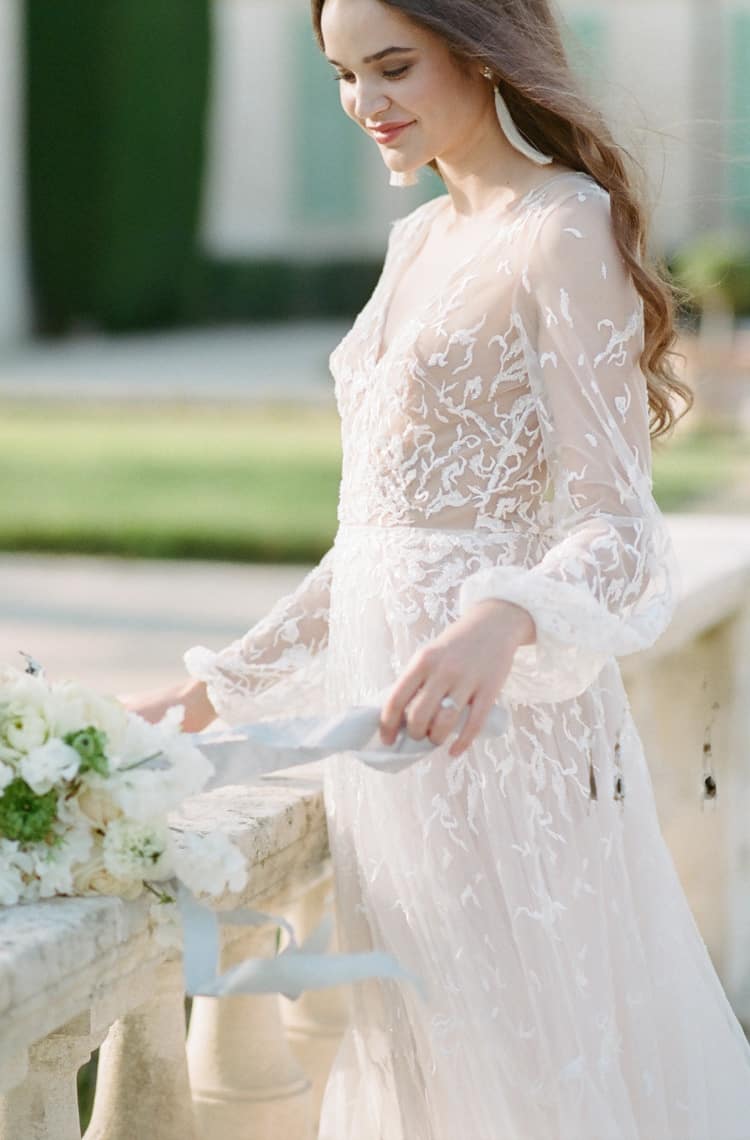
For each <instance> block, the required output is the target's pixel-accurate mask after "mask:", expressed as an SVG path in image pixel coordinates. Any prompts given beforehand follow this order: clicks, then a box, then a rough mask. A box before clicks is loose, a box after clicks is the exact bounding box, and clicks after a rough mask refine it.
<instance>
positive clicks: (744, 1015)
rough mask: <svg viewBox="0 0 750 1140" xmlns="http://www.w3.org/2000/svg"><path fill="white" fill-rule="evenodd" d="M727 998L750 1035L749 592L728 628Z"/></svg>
mask: <svg viewBox="0 0 750 1140" xmlns="http://www.w3.org/2000/svg"><path fill="white" fill-rule="evenodd" d="M733 634H734V637H733V646H732V649H733V653H732V657H733V665H734V686H733V689H734V691H733V701H732V722H731V734H732V735H731V756H732V769H731V775H730V780H729V783H728V787H727V789H726V794H727V801H728V803H729V826H728V829H727V830H728V839H727V842H728V844H729V883H728V896H729V898H728V910H729V932H728V947H727V995H728V997H729V1000H730V1001H731V1003H732V1005H733V1007H734V1011H735V1013H736V1014H737V1016H738V1017H739V1019H740V1021H741V1022H742V1023H743V1025H744V1027H745V1031H746V1032H748V1031H750V833H749V832H748V819H749V818H750V591H749V592H748V597H747V600H746V602H745V605H744V606H743V608H742V609H741V610H740V612H739V614H738V615H737V620H736V621H735V623H734V627H733Z"/></svg>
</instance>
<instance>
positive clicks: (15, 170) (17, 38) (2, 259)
mask: <svg viewBox="0 0 750 1140" xmlns="http://www.w3.org/2000/svg"><path fill="white" fill-rule="evenodd" d="M21 88H22V75H21V0H0V155H2V163H1V164H0V345H3V344H4V343H7V342H9V341H13V340H15V339H17V338H18V337H19V336H22V335H23V334H24V333H25V331H26V328H27V314H28V296H27V285H26V275H25V272H24V260H25V259H24V244H25V243H24V221H23V169H22V167H23V160H22V155H23V145H22V130H21V126H22V107H21V102H22V98H21Z"/></svg>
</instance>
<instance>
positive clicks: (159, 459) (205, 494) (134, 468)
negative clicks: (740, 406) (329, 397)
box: [0, 405, 746, 562]
mask: <svg viewBox="0 0 750 1140" xmlns="http://www.w3.org/2000/svg"><path fill="white" fill-rule="evenodd" d="M745 448H746V445H745ZM745 448H743V445H742V444H741V442H739V441H737V440H733V439H732V438H730V437H719V436H716V435H715V434H705V433H704V434H700V435H693V436H686V437H683V438H681V439H679V440H677V441H675V442H673V443H670V444H668V445H666V446H660V447H658V448H657V449H656V453H655V472H656V479H655V486H656V495H657V498H658V500H659V502H660V504H661V505H662V506H663V507H664V508H665V509H666V510H679V509H683V508H686V507H687V508H690V507H691V506H693V505H694V504H695V502H696V501H697V499H698V498H699V497H701V496H705V495H708V494H711V493H715V492H716V491H717V490H719V489H721V487H722V486H723V485H725V484H728V483H729V482H731V480H732V479H733V478H734V473H735V472H736V471H737V470H738V469H739V463H740V461H741V458H742V454H743V450H744V449H745ZM0 454H1V455H2V460H1V461H0V549H3V550H26V551H31V550H36V551H65V552H85V553H113V554H122V555H134V556H135V555H137V556H142V557H143V556H145V557H149V556H152V557H166V558H170V557H175V558H176V557H193V558H222V559H234V560H245V559H246V560H259V561H262V560H267V561H277V560H278V561H303V562H305V561H315V560H317V559H318V558H319V557H320V556H321V554H323V553H324V551H325V550H326V549H327V548H328V546H329V545H330V541H331V538H332V536H333V534H334V532H335V529H336V501H337V492H338V479H339V470H340V447H339V427H338V419H337V417H336V415H335V413H333V412H332V411H326V410H320V409H307V408H294V409H290V408H286V407H285V408H262V409H251V408H242V409H236V408H234V409H226V408H223V409H206V408H196V407H193V406H177V407H173V408H164V407H161V406H160V407H145V408H136V407H128V408H110V407H91V408H69V407H63V406H55V405H45V406H34V407H20V406H15V405H9V406H6V407H5V408H4V409H3V413H2V416H0Z"/></svg>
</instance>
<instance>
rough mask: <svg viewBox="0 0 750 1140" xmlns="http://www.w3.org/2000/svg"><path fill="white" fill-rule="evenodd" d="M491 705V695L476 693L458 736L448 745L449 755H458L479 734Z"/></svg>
mask: <svg viewBox="0 0 750 1140" xmlns="http://www.w3.org/2000/svg"><path fill="white" fill-rule="evenodd" d="M491 706H492V697H491V696H490V695H489V694H485V693H481V694H480V693H476V694H475V695H474V699H473V700H472V702H471V704H470V706H469V715H468V717H467V718H466V723H465V724H464V726H463V728H462V729H461V732H460V733H459V734H458V737H457V738H456V740H455V741H454V743H453V744H451V746H450V750H449V751H450V755H451V756H459V755H460V754H461V753H462V752H464V751H465V750H466V749H467V748H468V747H469V745H470V744H472V743H473V742H474V740H475V738H476V737H477V736H478V735H479V732H480V731H481V728H482V725H483V724H484V722H485V720H486V719H487V715H488V713H489V711H490V708H491Z"/></svg>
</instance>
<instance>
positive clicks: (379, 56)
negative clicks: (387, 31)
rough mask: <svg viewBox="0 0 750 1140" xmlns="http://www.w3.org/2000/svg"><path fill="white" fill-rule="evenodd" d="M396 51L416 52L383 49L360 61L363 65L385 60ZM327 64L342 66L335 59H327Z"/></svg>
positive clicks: (414, 49)
mask: <svg viewBox="0 0 750 1140" xmlns="http://www.w3.org/2000/svg"><path fill="white" fill-rule="evenodd" d="M397 51H416V48H412V47H387V48H383V50H382V51H376V52H375V54H374V55H366V56H365V58H364V59H363V60H362V62H363V63H375V62H376V61H377V60H380V59H385V57H386V56H387V55H393V54H394V52H397ZM328 62H329V63H332V64H333V65H334V67H341V66H342V65H341V64H340V63H339V62H338V61H337V60H335V59H329V60H328Z"/></svg>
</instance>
